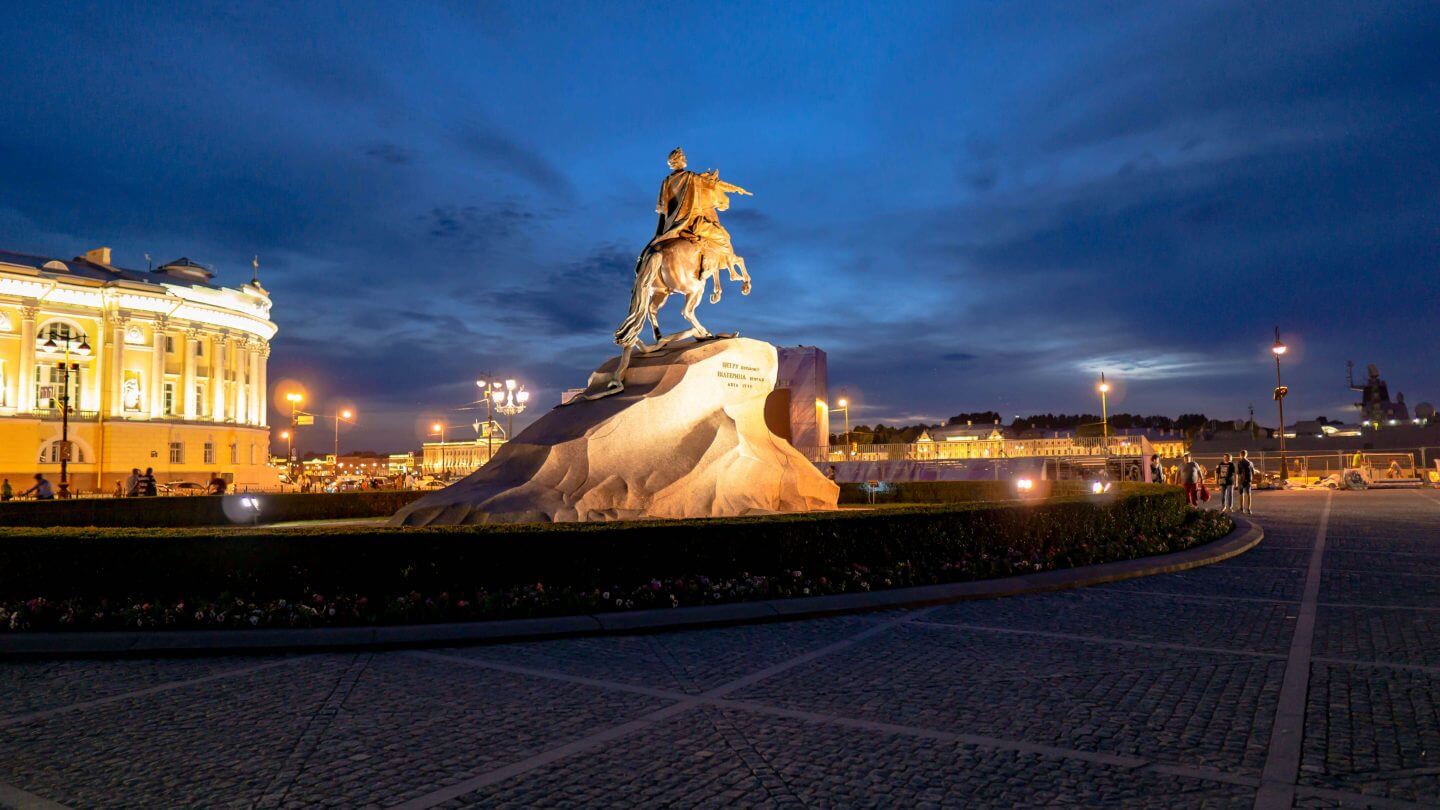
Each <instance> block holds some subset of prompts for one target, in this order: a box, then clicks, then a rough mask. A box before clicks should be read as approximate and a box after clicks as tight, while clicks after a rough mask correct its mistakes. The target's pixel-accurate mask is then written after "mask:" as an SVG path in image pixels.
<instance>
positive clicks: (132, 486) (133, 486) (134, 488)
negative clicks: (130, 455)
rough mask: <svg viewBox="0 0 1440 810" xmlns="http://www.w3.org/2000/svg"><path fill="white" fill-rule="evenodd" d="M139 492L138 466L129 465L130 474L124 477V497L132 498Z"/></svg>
mask: <svg viewBox="0 0 1440 810" xmlns="http://www.w3.org/2000/svg"><path fill="white" fill-rule="evenodd" d="M139 494H140V468H139V467H131V468H130V474H129V475H128V476H126V477H125V497H127V498H133V497H135V496H136V495H139Z"/></svg>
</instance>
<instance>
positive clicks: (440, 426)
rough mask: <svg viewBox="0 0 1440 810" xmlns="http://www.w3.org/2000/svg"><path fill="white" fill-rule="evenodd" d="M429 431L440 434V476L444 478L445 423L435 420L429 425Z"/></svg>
mask: <svg viewBox="0 0 1440 810" xmlns="http://www.w3.org/2000/svg"><path fill="white" fill-rule="evenodd" d="M430 432H431V433H438V434H440V477H441V478H444V477H445V469H446V466H447V465H446V464H445V461H446V458H445V423H444V422H436V423H435V424H433V425H431V426H430Z"/></svg>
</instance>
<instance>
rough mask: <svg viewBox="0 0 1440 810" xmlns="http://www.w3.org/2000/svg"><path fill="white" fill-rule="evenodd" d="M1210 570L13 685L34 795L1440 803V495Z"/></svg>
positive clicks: (1380, 499)
mask: <svg viewBox="0 0 1440 810" xmlns="http://www.w3.org/2000/svg"><path fill="white" fill-rule="evenodd" d="M1257 507H1258V512H1259V515H1258V520H1259V521H1260V522H1261V524H1262V525H1263V526H1264V528H1265V532H1266V537H1265V540H1264V542H1263V543H1262V544H1261V545H1260V546H1259V547H1257V548H1256V549H1254V550H1252V551H1250V552H1249V553H1246V554H1244V555H1242V556H1240V557H1238V558H1236V559H1233V560H1229V561H1226V562H1224V563H1220V564H1218V565H1214V566H1209V567H1206V568H1202V569H1197V570H1193V571H1188V572H1183V573H1179V574H1173V575H1166V576H1158V577H1149V578H1145V579H1139V580H1131V581H1127V582H1122V583H1116V584H1113V585H1109V586H1103V587H1095V588H1087V589H1083V590H1076V591H1068V592H1061V593H1053V594H1044V595H1037V596H1028V597H1014V598H1009V599H997V600H989V601H976V602H962V603H956V604H952V605H946V606H942V607H938V608H930V609H926V610H916V611H898V612H891V613H883V614H872V615H866V616H852V617H844V618H835V619H826V620H817V621H802V622H791V623H783V624H769V625H755V626H747V627H734V628H726V629H715V630H704V631H694V632H683V633H669V634H660V635H644V636H617V637H608V638H589V639H579V640H570V641H551V642H537V643H531V644H512V645H504V646H489V647H466V648H455V649H437V650H414V651H400V652H384V653H352V654H317V655H296V656H277V657H248V658H247V657H228V658H212V659H168V660H167V659H159V660H148V661H63V662H50V663H46V662H24V663H14V664H5V665H0V805H9V806H16V807H56V806H69V807H77V808H78V807H137V808H162V807H282V808H284V807H311V806H336V807H390V806H401V807H409V808H421V807H457V808H458V807H531V806H569V807H587V808H588V807H646V806H665V805H670V806H679V807H691V806H700V807H721V806H727V807H728V806H760V807H782V806H784V807H800V806H816V807H834V806H886V807H927V806H959V807H1006V806H1026V807H1030V806H1048V805H1120V806H1133V807H1157V808H1159V807H1164V808H1172V807H1261V808H1270V807H1275V808H1279V807H1291V806H1294V807H1351V806H1374V807H1415V806H1430V807H1436V806H1440V753H1437V752H1440V493H1436V492H1434V491H1415V490H1411V491H1391V492H1367V493H1334V494H1329V493H1280V494H1270V495H1264V496H1262V497H1260V498H1257Z"/></svg>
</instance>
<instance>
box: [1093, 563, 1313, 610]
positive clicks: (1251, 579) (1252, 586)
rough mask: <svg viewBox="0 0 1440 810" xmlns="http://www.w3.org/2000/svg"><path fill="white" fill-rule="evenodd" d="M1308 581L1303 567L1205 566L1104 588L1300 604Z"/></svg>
mask: <svg viewBox="0 0 1440 810" xmlns="http://www.w3.org/2000/svg"><path fill="white" fill-rule="evenodd" d="M1304 582H1305V569H1303V568H1221V567H1217V566H1206V567H1204V568H1195V569H1191V570H1189V571H1180V572H1178V573H1174V574H1166V575H1164V576H1160V577H1141V578H1139V579H1127V580H1125V581H1124V582H1117V583H1115V584H1113V585H1105V586H1102V588H1105V589H1111V590H1122V591H1152V592H1156V593H1176V594H1185V595H1191V596H1238V597H1242V598H1248V599H1274V600H1279V601H1289V602H1298V601H1300V592H1301V589H1302V586H1303V584H1304Z"/></svg>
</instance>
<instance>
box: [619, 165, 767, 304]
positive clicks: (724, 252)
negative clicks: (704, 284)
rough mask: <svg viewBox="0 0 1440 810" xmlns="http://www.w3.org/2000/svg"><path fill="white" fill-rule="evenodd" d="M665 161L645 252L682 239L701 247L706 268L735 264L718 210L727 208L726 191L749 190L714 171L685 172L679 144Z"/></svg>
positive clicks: (741, 191)
mask: <svg viewBox="0 0 1440 810" xmlns="http://www.w3.org/2000/svg"><path fill="white" fill-rule="evenodd" d="M668 163H669V164H670V169H671V171H670V174H669V175H668V176H667V177H666V178H665V180H664V181H663V182H662V183H661V184H660V198H659V199H658V200H657V201H656V203H655V213H657V214H659V215H660V222H659V224H658V225H656V227H655V238H653V239H651V240H650V244H649V245H647V246H646V248H645V250H646V252H648V251H649V250H651V249H652V248H654V247H656V246H657V245H659V244H660V243H662V242H664V241H665V240H667V239H676V238H678V239H686V240H689V241H690V242H693V243H695V244H697V245H700V246H701V256H702V258H703V259H704V260H705V261H706V264H707V265H708V266H709V268H716V267H730V266H731V265H733V264H735V261H734V259H735V249H734V248H732V247H731V246H730V232H729V231H727V230H725V226H724V225H721V224H720V217H719V214H718V212H720V211H725V210H728V209H729V208H730V200H729V198H728V197H726V196H725V194H726V193H729V194H744V195H747V196H749V194H750V192H748V191H746V190H745V189H743V188H741V187H739V186H737V185H733V184H731V183H727V182H725V181H723V180H721V179H720V175H719V173H718V172H714V171H708V172H692V171H689V170H688V169H686V168H685V150H683V149H680V148H679V147H676V149H675V151H673V152H671V153H670V157H669V160H668ZM717 192H719V193H717ZM641 261H642V262H643V261H644V253H642V254H641ZM732 280H736V279H735V278H733V277H732Z"/></svg>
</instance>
